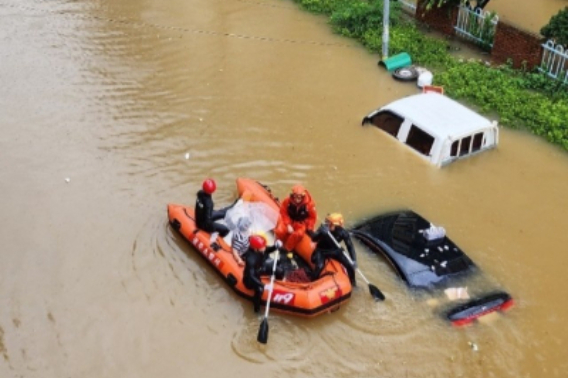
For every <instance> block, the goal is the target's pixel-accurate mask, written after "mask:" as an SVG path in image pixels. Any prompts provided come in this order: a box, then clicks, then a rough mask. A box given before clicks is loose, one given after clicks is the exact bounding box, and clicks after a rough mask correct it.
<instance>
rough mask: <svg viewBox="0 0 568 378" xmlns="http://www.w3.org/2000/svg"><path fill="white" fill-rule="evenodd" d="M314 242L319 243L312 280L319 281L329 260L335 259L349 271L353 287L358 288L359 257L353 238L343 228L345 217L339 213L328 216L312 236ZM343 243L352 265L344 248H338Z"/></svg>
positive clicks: (313, 261)
mask: <svg viewBox="0 0 568 378" xmlns="http://www.w3.org/2000/svg"><path fill="white" fill-rule="evenodd" d="M334 239H335V240H334ZM312 240H313V241H314V242H316V243H317V245H316V249H315V250H314V253H313V254H312V258H311V260H312V263H313V264H314V265H315V267H314V270H313V274H312V279H313V280H317V279H318V278H319V276H320V274H321V272H322V270H323V268H324V266H325V262H326V260H327V259H334V260H336V261H339V262H340V263H341V264H342V265H343V266H344V267H345V269H346V270H347V274H348V275H349V280H350V281H351V285H352V286H357V282H356V280H355V268H357V257H356V255H355V249H354V248H353V243H352V242H351V237H350V236H349V233H348V232H347V231H346V230H345V229H344V228H343V216H342V215H341V214H339V213H332V214H328V215H327V216H326V217H325V223H324V224H322V225H321V226H320V228H319V229H318V230H317V231H316V232H315V233H314V234H313V235H312ZM341 242H343V243H344V244H345V246H346V247H347V251H348V252H349V255H350V257H351V260H352V261H353V264H351V263H350V261H349V259H348V258H347V256H345V254H344V251H343V248H341V247H339V246H338V245H339V243H341Z"/></svg>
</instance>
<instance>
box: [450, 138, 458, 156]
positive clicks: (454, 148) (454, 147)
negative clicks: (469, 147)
mask: <svg viewBox="0 0 568 378" xmlns="http://www.w3.org/2000/svg"><path fill="white" fill-rule="evenodd" d="M459 145H460V141H459V140H456V141H455V142H454V143H452V151H451V152H450V156H457V155H458V146H459Z"/></svg>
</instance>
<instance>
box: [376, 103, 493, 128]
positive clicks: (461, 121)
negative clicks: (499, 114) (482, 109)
mask: <svg viewBox="0 0 568 378" xmlns="http://www.w3.org/2000/svg"><path fill="white" fill-rule="evenodd" d="M385 109H386V110H390V111H391V112H393V113H396V114H398V115H399V116H401V117H403V118H407V119H409V120H411V121H412V123H413V124H414V125H416V126H418V127H420V128H421V129H423V130H424V131H426V132H428V133H429V134H431V135H434V136H436V137H440V138H443V139H445V138H447V137H449V138H450V139H456V138H459V137H461V136H463V135H465V134H472V133H474V132H475V131H480V130H483V129H486V128H488V127H491V125H492V122H491V121H490V120H489V119H487V118H485V117H482V116H481V115H479V114H477V113H476V112H474V111H473V110H471V109H469V108H467V107H465V106H463V105H462V104H460V103H459V102H457V101H454V100H452V99H451V98H449V97H446V96H444V95H441V94H439V93H434V92H427V93H420V94H417V95H413V96H409V97H405V98H402V99H400V100H396V101H394V102H391V103H390V104H388V105H385V106H384V107H383V108H381V110H385Z"/></svg>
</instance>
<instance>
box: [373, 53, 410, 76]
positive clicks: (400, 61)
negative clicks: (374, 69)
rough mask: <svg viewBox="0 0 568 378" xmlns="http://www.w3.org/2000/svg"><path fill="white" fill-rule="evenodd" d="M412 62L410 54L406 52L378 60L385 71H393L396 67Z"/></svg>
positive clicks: (408, 64)
mask: <svg viewBox="0 0 568 378" xmlns="http://www.w3.org/2000/svg"><path fill="white" fill-rule="evenodd" d="M411 64H412V59H410V55H408V53H405V52H403V53H400V54H396V55H393V56H391V57H390V58H387V59H384V60H381V61H380V62H379V66H384V67H385V68H386V69H387V71H389V72H390V71H394V70H396V69H397V68H401V67H407V66H410V65H411Z"/></svg>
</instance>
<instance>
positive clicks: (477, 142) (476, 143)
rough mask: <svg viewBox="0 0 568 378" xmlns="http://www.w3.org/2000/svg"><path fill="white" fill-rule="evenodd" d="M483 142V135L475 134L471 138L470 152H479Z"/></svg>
mask: <svg viewBox="0 0 568 378" xmlns="http://www.w3.org/2000/svg"><path fill="white" fill-rule="evenodd" d="M482 142H483V133H477V134H475V135H474V136H473V144H472V145H471V152H475V151H479V150H480V149H481V144H482Z"/></svg>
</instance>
